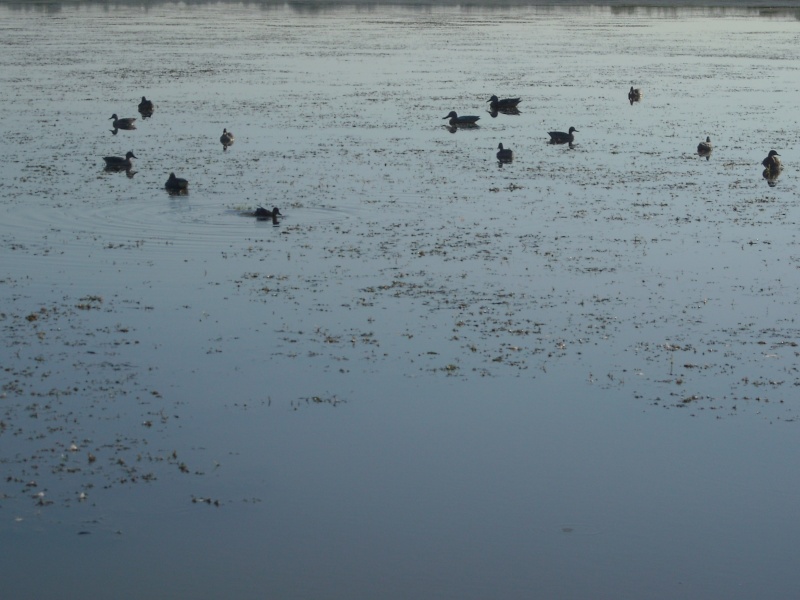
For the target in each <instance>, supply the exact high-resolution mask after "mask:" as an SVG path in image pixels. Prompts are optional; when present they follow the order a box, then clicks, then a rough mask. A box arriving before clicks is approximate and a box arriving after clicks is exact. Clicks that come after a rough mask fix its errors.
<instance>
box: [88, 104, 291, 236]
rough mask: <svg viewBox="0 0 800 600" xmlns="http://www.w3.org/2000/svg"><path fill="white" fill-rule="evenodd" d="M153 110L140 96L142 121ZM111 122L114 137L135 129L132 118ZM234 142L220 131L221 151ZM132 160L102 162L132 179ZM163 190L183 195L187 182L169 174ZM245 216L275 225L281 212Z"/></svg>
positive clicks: (261, 211)
mask: <svg viewBox="0 0 800 600" xmlns="http://www.w3.org/2000/svg"><path fill="white" fill-rule="evenodd" d="M155 108H156V107H155V104H153V101H152V100H148V99H147V98H146V97H145V96H142V101H141V102H140V103H139V106H138V109H139V114H140V115H141V116H142V119H147V118H149V117H152V116H153V113H154V112H155ZM111 120H112V121H113V123H112V125H113V126H114V129H112V130H111V133H113V134H114V135H116V134H117V132H118V131H119V130H120V129H123V130H127V131H130V130H133V129H136V119H135V118H133V117H126V118H120V117H119V116H118V115H117V114H116V113H114V114H113V115H111ZM234 140H235V138H234V135H233V132H230V131H228V129H227V128H225V129H223V130H222V135H221V136H220V138H219V141H220V143H221V144H222V149H223V150H227V149H228V148H229V147H230V146H232V145H233V142H234ZM134 158H137V156H136V155H135V154H134V153H133V152H128V153H127V154H125V156H104V157H103V160H104V161H105V163H106V171H125V172H126V173H127V175H128V177H133V176H134V175H135V174H136V171H134V170H133V159H134ZM164 188H165V189H166V190H167V191H168V192H169V193H170V194H185V193H187V192H188V191H189V182H188V181H187V180H186V179H183V178H182V177H177V176H176V175H175V173H170V174H169V178H168V179H167V181H166V183H165V184H164ZM247 214H248V215H250V216H254V217H256V218H258V219H272V221H273V222H275V223H277V218H278V216H282V215H281V212H280V211H279V210H278V209H277V208H273V209H272V210H267V209H265V208H262V207H258V208H257V209H256V210H255V211H253V212H252V213H247Z"/></svg>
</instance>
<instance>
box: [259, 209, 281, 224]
mask: <svg viewBox="0 0 800 600" xmlns="http://www.w3.org/2000/svg"><path fill="white" fill-rule="evenodd" d="M253 216H254V217H255V218H257V219H272V220H273V221H274V220H275V219H276V218H277V217H282V216H283V215H282V214H281V211H280V210H278V207H277V206H273V207H272V210H269V209H268V208H264V207H262V206H259V207H258V208H256V209H255V210H254V211H253Z"/></svg>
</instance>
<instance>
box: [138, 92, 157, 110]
mask: <svg viewBox="0 0 800 600" xmlns="http://www.w3.org/2000/svg"><path fill="white" fill-rule="evenodd" d="M155 109H156V107H155V104H153V101H152V100H148V99H147V98H145V97H144V96H142V101H141V102H139V112H140V113H142V114H143V115H152V114H153V111H154V110H155Z"/></svg>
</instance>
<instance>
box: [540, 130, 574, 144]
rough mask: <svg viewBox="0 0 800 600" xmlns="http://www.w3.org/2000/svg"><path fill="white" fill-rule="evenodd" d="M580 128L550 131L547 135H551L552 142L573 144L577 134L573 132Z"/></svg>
mask: <svg viewBox="0 0 800 600" xmlns="http://www.w3.org/2000/svg"><path fill="white" fill-rule="evenodd" d="M577 131H578V130H577V129H575V128H574V127H570V128H569V131H568V132H564V131H548V132H547V135H549V136H550V143H551V144H572V142H574V141H575V135H574V133H573V132H577Z"/></svg>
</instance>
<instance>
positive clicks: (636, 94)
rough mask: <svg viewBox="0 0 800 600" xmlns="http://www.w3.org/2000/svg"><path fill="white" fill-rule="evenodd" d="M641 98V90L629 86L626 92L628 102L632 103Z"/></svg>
mask: <svg viewBox="0 0 800 600" xmlns="http://www.w3.org/2000/svg"><path fill="white" fill-rule="evenodd" d="M641 99H642V90H640V89H639V88H635V87H633V86H631V89H630V91H629V92H628V100H629V101H630V103H631V104H633V103H634V102H639V100H641Z"/></svg>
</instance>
